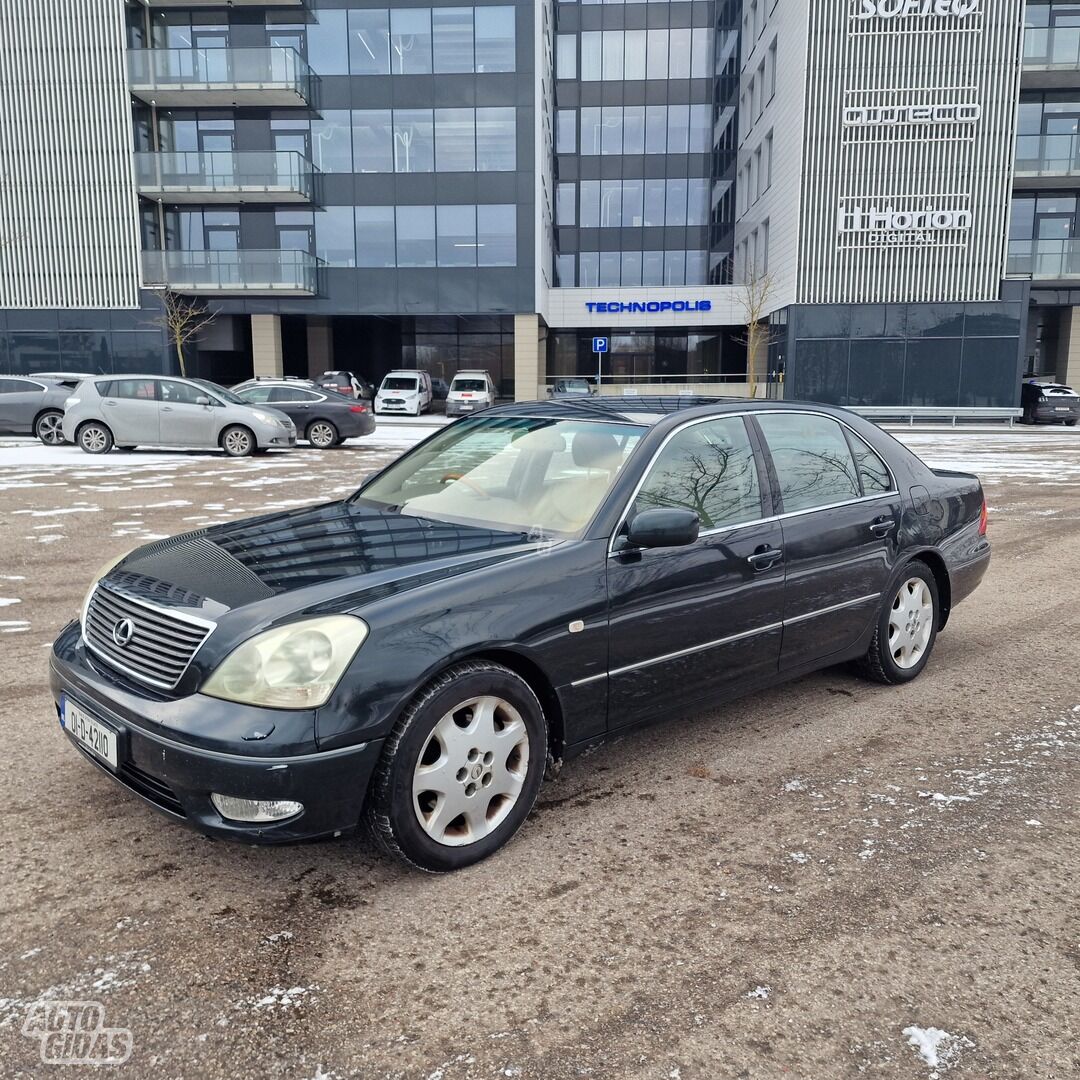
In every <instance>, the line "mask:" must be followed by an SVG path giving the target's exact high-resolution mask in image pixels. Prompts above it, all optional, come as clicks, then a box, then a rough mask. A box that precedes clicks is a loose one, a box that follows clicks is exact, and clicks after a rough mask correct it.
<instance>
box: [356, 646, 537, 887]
mask: <svg viewBox="0 0 1080 1080" xmlns="http://www.w3.org/2000/svg"><path fill="white" fill-rule="evenodd" d="M546 762H547V722H546V720H545V718H544V711H543V708H542V707H541V705H540V702H539V700H537V697H536V695H535V694H534V693H533V691H532V688H531V687H530V686H529V684H528V683H527V682H525V680H524V679H522V678H521V677H520V676H519V675H517V674H515V673H514V672H513V671H511V670H510V669H509V668H506V667H503V666H502V665H501V664H495V663H491V662H490V661H486V660H483V661H481V660H474V661H469V662H467V663H463V664H458V665H457V666H455V667H453V668H450V669H449V670H448V671H446V672H444V673H443V674H442V675H440V676H438V677H437V678H436V679H434V680H433V681H432V682H431V683H429V684H428V685H427V686H426V687H425V688H424V689H423V690H422V691H421V692H420V693H419V694H418V695H417V697H416V698H414V699H413V702H412V704H410V705H409V707H408V708H407V709H406V710H405V712H404V714H403V715H402V717H401V719H400V720H399V721H398V723H397V725H396V726H395V728H394V730H393V732H392V733H391V735H390V737H389V738H388V739H387V741H386V745H385V747H384V748H383V754H382V758H381V760H380V762H379V765H378V767H377V768H376V770H375V776H374V777H373V779H372V782H371V790H370V792H369V795H368V804H367V808H366V810H365V816H366V819H367V825H368V828H369V831H370V832H371V833H372V835H373V836H374V837H375V839H376V840H377V841H378V842H379V844H380V845H381V846H382V847H383V848H384V849H385V850H386V851H388V852H389V853H390V854H392V855H396V856H397V857H399V858H401V859H404V860H405V861H406V862H409V863H411V864H412V865H414V866H416V867H419V868H420V869H421V870H427V871H430V872H432V873H440V872H445V871H448V870H458V869H460V868H462V867H465V866H469V865H471V864H472V863H475V862H479V861H480V860H481V859H484V858H487V856H489V855H491V854H493V853H494V852H495V851H497V850H498V849H499V848H501V847H502V846H503V845H504V844H505V843H506V842H507V841H508V840H509V839H510V838H511V837H512V836H513V835H514V833H516V832H517V830H518V829H519V828H520V826H521V824H522V822H523V821H524V820H525V818H526V817H527V816H528V814H529V811H530V810H531V809H532V807H533V803H534V802H535V801H536V796H537V793H538V792H539V790H540V783H541V781H542V779H543V775H544V768H545V765H546Z"/></svg>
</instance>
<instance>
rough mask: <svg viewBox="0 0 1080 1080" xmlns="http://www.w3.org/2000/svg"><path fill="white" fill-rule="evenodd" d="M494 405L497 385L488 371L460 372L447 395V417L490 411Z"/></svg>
mask: <svg viewBox="0 0 1080 1080" xmlns="http://www.w3.org/2000/svg"><path fill="white" fill-rule="evenodd" d="M494 404H495V384H494V383H493V382H492V381H491V376H490V375H489V374H488V373H487V372H486V371H459V372H458V373H457V374H456V375H455V376H454V378H453V380H452V381H451V383H450V393H448V394H447V395H446V415H447V416H463V415H464V414H465V413H471V412H479V411H480V410H481V409H490V408H491V406H492V405H494Z"/></svg>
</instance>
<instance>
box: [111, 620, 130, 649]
mask: <svg viewBox="0 0 1080 1080" xmlns="http://www.w3.org/2000/svg"><path fill="white" fill-rule="evenodd" d="M134 636H135V624H134V623H133V622H132V621H131V620H130V619H121V620H120V621H119V622H117V623H116V624H115V625H114V626H113V628H112V639H113V641H115V642H116V644H117V645H119V646H120V648H121V649H122V648H123V647H124V646H125V645H126V644H127V643H128V642H129V641H130V640H131V639H132V638H133V637H134Z"/></svg>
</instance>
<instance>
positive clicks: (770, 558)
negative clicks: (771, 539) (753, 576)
mask: <svg viewBox="0 0 1080 1080" xmlns="http://www.w3.org/2000/svg"><path fill="white" fill-rule="evenodd" d="M783 557H784V553H783V551H782V550H781V549H780V548H768V547H763V548H761V549H760V550H758V551H755V552H754V554H753V555H748V556H747V557H746V561H747V562H748V563H749V564H750V565H751V566H752V567H753V568H754V570H755V571H757V572H760V571H762V570H768V569H769V568H770V567H772V566H774V565H775V564H776V562H777V561H778V560H779V559H782V558H783Z"/></svg>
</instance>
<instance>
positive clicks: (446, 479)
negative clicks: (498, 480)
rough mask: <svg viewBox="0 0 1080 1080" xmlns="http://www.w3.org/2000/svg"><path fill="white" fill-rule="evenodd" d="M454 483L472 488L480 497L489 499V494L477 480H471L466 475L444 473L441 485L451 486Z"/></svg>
mask: <svg viewBox="0 0 1080 1080" xmlns="http://www.w3.org/2000/svg"><path fill="white" fill-rule="evenodd" d="M454 482H457V483H461V484H464V485H465V486H466V487H469V488H472V490H473V491H475V492H476V494H477V495H480V496H482V497H483V498H485V499H486V498H488V493H487V492H486V491H485V490H484V489H483V488H482V487H481V486H480V485H479V484H478V483H476V481H475V480H470V479H469V478H468V477H467V476H466V475H465V474H464V473H459V472H448V473H444V474H443V478H442V480H440V481H439V483H440V484H450V483H454Z"/></svg>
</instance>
